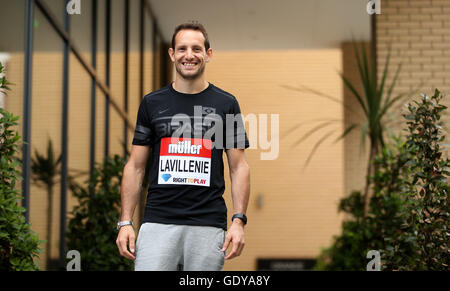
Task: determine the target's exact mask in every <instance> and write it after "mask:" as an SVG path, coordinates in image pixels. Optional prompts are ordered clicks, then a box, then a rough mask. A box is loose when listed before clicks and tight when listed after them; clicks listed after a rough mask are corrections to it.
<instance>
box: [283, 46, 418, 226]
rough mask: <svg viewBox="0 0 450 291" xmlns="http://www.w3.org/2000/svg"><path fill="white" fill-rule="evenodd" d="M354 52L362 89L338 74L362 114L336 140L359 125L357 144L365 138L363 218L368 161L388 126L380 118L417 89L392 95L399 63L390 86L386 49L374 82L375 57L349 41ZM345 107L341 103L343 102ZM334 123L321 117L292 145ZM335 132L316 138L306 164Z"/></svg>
mask: <svg viewBox="0 0 450 291" xmlns="http://www.w3.org/2000/svg"><path fill="white" fill-rule="evenodd" d="M353 47H354V52H355V55H356V61H357V64H358V72H359V77H360V79H361V83H362V87H363V92H362V93H361V92H358V90H356V88H357V87H358V86H356V84H355V83H352V82H350V80H349V79H348V78H346V77H345V76H344V74H343V73H340V76H341V78H342V80H343V82H344V84H345V86H346V87H347V88H348V89H349V90H350V92H351V93H352V95H353V96H354V97H355V98H356V100H357V101H358V104H359V106H360V109H361V111H362V112H363V113H364V116H363V118H364V122H363V123H362V124H357V123H353V124H351V125H349V126H348V127H347V128H345V129H344V131H343V132H342V133H339V136H338V138H337V139H336V141H338V140H340V139H342V138H344V137H345V136H347V135H348V134H349V133H350V132H352V131H354V130H356V129H358V128H360V129H361V145H362V146H363V145H364V142H365V140H366V138H368V139H369V143H370V146H369V148H370V149H369V162H368V165H367V175H366V177H367V178H366V184H365V188H364V191H363V200H364V207H363V217H364V216H366V214H367V211H368V203H369V196H370V193H369V190H370V187H369V185H370V181H369V180H370V177H371V176H372V175H373V174H374V173H375V171H376V169H375V165H373V164H372V163H371V162H370V161H372V160H373V159H374V157H375V156H376V155H377V154H379V153H380V151H381V149H382V148H383V146H384V145H385V142H384V138H385V132H386V131H387V128H388V122H387V121H385V120H384V117H385V116H386V114H387V113H388V112H389V110H390V109H391V108H392V107H393V106H394V105H395V104H396V103H397V102H398V101H400V100H402V99H404V98H407V97H410V96H412V95H413V94H415V93H416V92H417V90H413V91H412V92H405V93H401V94H398V95H395V96H393V92H394V88H395V84H396V82H397V78H398V75H399V73H400V69H401V64H400V65H398V67H397V70H396V72H395V75H394V77H393V80H392V83H391V84H390V86H389V87H388V86H387V83H386V80H387V79H388V75H389V62H390V52H391V50H390V49H389V51H388V55H387V59H386V66H385V67H384V70H383V74H382V76H381V82H378V79H377V72H376V63H375V58H373V57H372V58H369V57H368V56H367V54H366V49H365V45H364V44H361V46H360V51H361V52H359V50H358V46H357V44H356V42H355V41H353ZM420 86H421V84H419V86H418V88H420ZM284 87H285V88H288V89H293V90H296V91H300V92H309V93H313V94H314V95H316V96H319V97H323V98H327V99H329V100H331V101H333V102H338V103H341V104H342V103H343V102H342V101H341V100H339V99H337V98H335V97H333V96H329V95H327V94H325V93H322V92H320V91H317V90H314V89H311V88H309V87H307V86H301V88H293V87H290V86H284ZM343 105H344V106H345V104H343ZM346 108H347V109H349V110H350V111H351V112H353V113H355V114H358V113H357V112H356V111H355V110H353V109H352V108H348V107H346ZM334 124H336V120H325V121H321V122H320V123H319V124H318V125H317V126H314V127H313V128H312V129H311V130H309V131H308V132H306V133H305V134H304V135H303V136H301V137H300V138H299V139H298V141H297V142H295V145H298V144H300V143H301V142H303V141H304V140H306V139H307V138H308V137H309V136H310V135H312V134H314V133H316V132H317V131H319V130H321V129H325V128H327V127H329V126H333V125H334ZM335 132H336V131H335V130H331V131H328V132H327V133H325V134H324V135H323V136H322V137H321V138H320V139H319V141H318V142H317V143H316V144H315V145H314V147H313V150H312V151H311V153H310V154H309V156H308V159H307V161H306V164H308V162H309V161H310V160H311V158H312V157H313V155H314V153H315V152H316V151H317V149H318V148H319V147H320V145H321V144H322V143H324V142H325V141H326V140H327V139H328V138H330V137H331V136H332V135H333V134H334V133H335Z"/></svg>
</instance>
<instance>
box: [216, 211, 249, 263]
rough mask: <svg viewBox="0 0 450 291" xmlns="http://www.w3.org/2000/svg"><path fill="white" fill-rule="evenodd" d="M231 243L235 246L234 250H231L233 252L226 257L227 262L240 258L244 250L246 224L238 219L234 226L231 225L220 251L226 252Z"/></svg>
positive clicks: (235, 220)
mask: <svg viewBox="0 0 450 291" xmlns="http://www.w3.org/2000/svg"><path fill="white" fill-rule="evenodd" d="M230 243H232V244H233V248H232V249H231V252H229V253H228V255H227V256H226V257H225V260H230V259H233V258H234V257H237V256H240V255H241V252H242V250H243V249H244V245H245V241H244V223H243V222H242V220H240V219H238V218H236V219H234V220H233V224H232V225H231V227H230V229H229V230H228V233H227V235H226V237H225V243H224V244H223V248H222V249H221V250H220V251H221V252H224V251H226V249H227V248H228V246H229V244H230Z"/></svg>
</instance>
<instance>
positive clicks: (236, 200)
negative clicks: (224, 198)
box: [230, 163, 250, 213]
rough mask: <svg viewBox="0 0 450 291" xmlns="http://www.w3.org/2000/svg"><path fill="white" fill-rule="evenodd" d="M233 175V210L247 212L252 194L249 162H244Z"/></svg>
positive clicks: (231, 174) (232, 172) (231, 173)
mask: <svg viewBox="0 0 450 291" xmlns="http://www.w3.org/2000/svg"><path fill="white" fill-rule="evenodd" d="M230 176H231V196H232V199H233V212H234V213H246V211H247V206H248V200H249V196H250V168H249V166H248V164H247V163H242V164H241V165H240V166H239V167H237V168H236V169H235V170H234V171H231V172H230Z"/></svg>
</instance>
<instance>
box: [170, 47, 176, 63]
mask: <svg viewBox="0 0 450 291" xmlns="http://www.w3.org/2000/svg"><path fill="white" fill-rule="evenodd" d="M168 53H169V57H170V59H171V60H172V62H175V53H174V51H173V48H171V47H170V48H169V50H168Z"/></svg>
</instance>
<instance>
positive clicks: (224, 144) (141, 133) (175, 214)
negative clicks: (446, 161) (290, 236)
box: [116, 23, 250, 271]
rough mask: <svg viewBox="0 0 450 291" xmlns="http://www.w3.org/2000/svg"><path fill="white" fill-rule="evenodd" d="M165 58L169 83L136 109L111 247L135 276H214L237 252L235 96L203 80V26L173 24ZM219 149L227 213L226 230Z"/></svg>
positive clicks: (240, 182)
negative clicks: (138, 214) (141, 209)
mask: <svg viewBox="0 0 450 291" xmlns="http://www.w3.org/2000/svg"><path fill="white" fill-rule="evenodd" d="M169 55H170V58H171V60H172V62H173V63H174V64H175V68H176V77H175V81H174V82H173V83H172V84H170V85H168V86H166V87H164V88H162V89H160V90H158V91H155V92H152V93H150V94H148V95H147V96H145V97H144V99H143V100H142V102H141V105H140V107H139V110H138V117H137V122H136V131H135V135H134V139H133V142H132V144H133V146H132V151H131V156H130V159H129V160H128V162H127V164H126V165H125V168H124V174H123V180H122V187H121V197H122V216H121V222H119V223H118V228H119V229H120V230H119V234H118V237H117V241H116V243H117V246H118V248H119V252H120V254H121V255H122V256H125V257H127V258H129V259H131V260H135V270H173V271H175V270H186V271H195V270H206V271H220V270H222V268H223V265H224V260H228V259H232V258H234V257H236V256H239V255H240V254H241V252H242V249H243V248H244V225H245V224H246V222H247V217H246V216H245V213H246V210H247V205H248V199H249V194H250V171H249V166H248V164H247V162H246V159H245V154H244V149H245V148H247V147H249V143H248V139H247V135H246V133H245V128H244V126H243V122H242V117H241V116H240V108H239V104H238V102H237V100H236V98H235V97H234V96H233V95H231V94H229V93H227V92H225V91H223V90H221V89H219V88H217V87H216V86H214V85H213V84H211V83H208V82H207V81H206V80H205V74H204V72H205V67H206V63H208V62H209V61H210V60H211V57H212V49H211V48H210V44H209V40H208V35H207V33H206V31H205V29H204V27H203V26H202V25H201V24H198V23H185V24H182V25H179V26H178V27H177V28H176V29H175V32H174V34H173V37H172V47H171V48H170V49H169ZM150 149H151V150H152V155H151V167H150V174H149V183H150V187H149V191H148V197H147V204H146V209H145V214H144V221H143V224H142V225H141V228H140V229H139V235H138V239H137V241H136V244H135V232H134V229H133V227H132V225H131V220H132V217H133V213H134V209H135V207H136V203H137V201H138V197H139V193H140V186H141V184H142V180H143V175H144V173H145V166H146V163H147V159H148V157H149V153H150ZM223 149H225V153H226V155H227V159H228V165H229V169H230V178H231V194H232V199H233V213H234V215H233V218H232V224H231V226H230V228H229V229H228V232H226V230H227V208H226V205H225V201H224V199H223V197H222V195H223V193H224V191H225V182H224V173H223V168H224V165H223V158H222V156H223ZM225 234H226V235H225ZM230 245H231V246H232V249H231V251H230V252H228V254H227V253H226V250H227V249H228V247H229V246H230Z"/></svg>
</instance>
